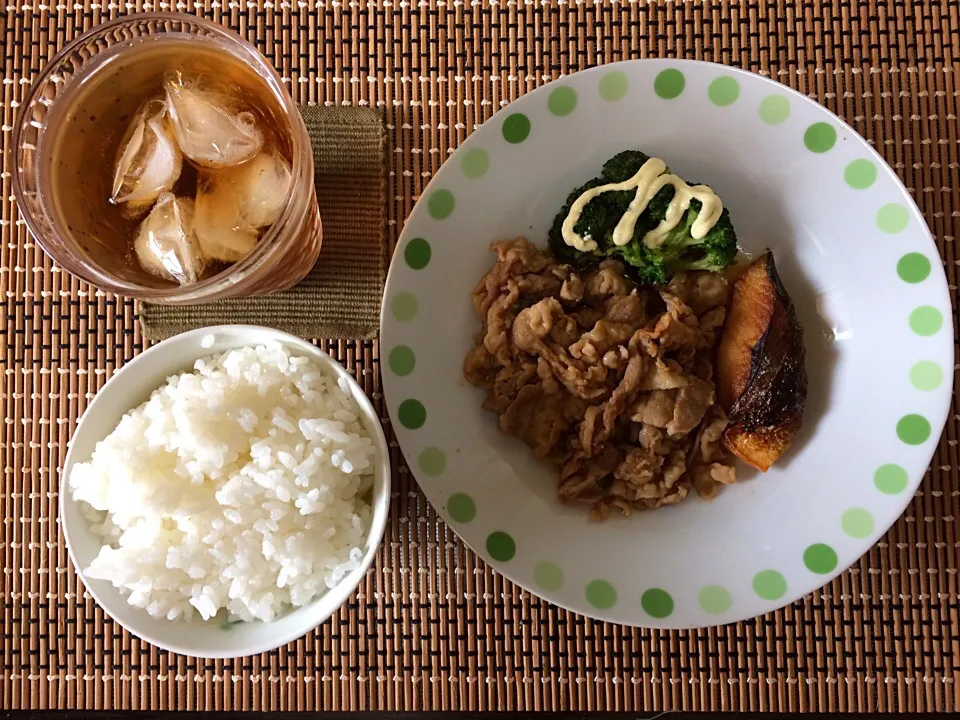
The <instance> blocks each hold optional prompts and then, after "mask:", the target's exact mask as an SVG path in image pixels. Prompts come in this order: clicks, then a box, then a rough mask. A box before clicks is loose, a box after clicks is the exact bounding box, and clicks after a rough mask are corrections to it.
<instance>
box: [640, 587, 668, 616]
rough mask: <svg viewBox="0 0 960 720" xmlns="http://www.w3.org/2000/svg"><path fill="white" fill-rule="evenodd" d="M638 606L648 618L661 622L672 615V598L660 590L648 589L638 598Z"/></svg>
mask: <svg viewBox="0 0 960 720" xmlns="http://www.w3.org/2000/svg"><path fill="white" fill-rule="evenodd" d="M640 606H641V607H642V608H643V611H644V612H645V613H646V614H647V615H649V616H650V617H654V618H657V619H658V620H662V619H663V618H665V617H670V615H671V614H672V613H673V598H672V597H670V593H668V592H667V591H666V590H661V589H660V588H650V589H649V590H647V591H646V592H645V593H643V595H642V596H641V597H640Z"/></svg>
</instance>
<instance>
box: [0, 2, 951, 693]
mask: <svg viewBox="0 0 960 720" xmlns="http://www.w3.org/2000/svg"><path fill="white" fill-rule="evenodd" d="M411 5H412V7H411ZM144 7H146V8H149V7H150V6H149V5H146V6H144V5H142V4H141V3H140V2H137V3H136V4H133V3H131V4H126V3H121V4H119V5H118V4H117V3H113V2H110V3H102V4H98V3H94V2H90V0H78V2H76V3H62V4H50V5H46V4H40V3H37V4H35V5H33V6H31V4H30V3H18V4H12V3H11V4H9V5H7V6H6V8H5V9H4V10H0V38H2V40H0V53H2V54H3V63H4V68H3V71H2V85H0V101H2V126H0V127H2V131H0V142H2V147H3V153H4V156H3V157H4V160H3V162H4V165H3V170H4V172H3V174H2V175H0V184H2V194H0V207H2V219H0V230H2V247H0V293H2V294H3V295H4V296H5V298H6V309H7V310H6V315H5V318H4V322H3V325H2V327H0V348H2V349H0V353H2V354H0V365H2V370H3V373H2V374H0V377H2V380H0V382H2V383H3V391H2V393H0V403H3V414H4V416H5V424H4V426H3V428H2V430H0V448H2V452H3V467H4V475H3V478H2V481H0V523H2V525H0V558H2V562H3V566H2V568H3V572H2V575H0V622H2V634H0V709H27V708H32V709H48V708H49V709H59V708H63V709H70V708H87V709H144V710H146V709H153V710H162V709H174V710H175V709H202V710H221V709H251V710H259V709H262V710H314V709H329V710H333V709H345V710H366V709H370V710H416V709H434V710H457V709H464V710H487V709H503V710H509V709H520V710H560V709H566V710H602V709H614V710H628V711H633V710H635V711H644V712H656V711H661V710H782V711H833V710H839V711H845V710H856V711H897V710H902V711H914V710H917V711H922V710H941V711H948V710H956V709H958V708H960V585H958V578H957V567H958V564H960V490H958V464H960V462H958V449H957V440H958V435H960V415H958V414H957V413H958V409H957V406H956V403H955V402H954V405H953V407H952V409H951V414H950V420H949V422H948V426H947V430H946V432H945V435H944V437H943V439H942V441H941V443H940V445H939V448H938V450H937V453H936V455H935V457H934V459H933V463H932V469H931V471H930V472H929V473H928V475H927V477H926V478H925V479H924V482H923V484H922V485H921V487H920V490H919V492H918V493H917V496H916V497H915V498H914V500H913V501H912V503H911V505H910V507H909V508H908V509H907V511H906V513H905V514H904V516H903V517H902V518H901V519H900V520H899V521H898V522H897V524H896V525H895V527H894V528H893V529H892V530H891V531H890V532H889V533H888V534H887V535H886V536H885V537H884V538H883V539H882V541H881V542H880V543H879V544H878V545H877V546H876V547H875V548H874V549H872V550H871V551H870V553H868V554H867V555H866V556H865V557H864V558H862V559H861V560H860V561H859V562H857V564H856V565H854V566H853V568H851V569H850V570H849V571H847V572H845V573H844V574H842V575H841V576H840V577H839V578H838V579H837V580H836V581H835V582H833V583H831V584H830V585H828V586H826V587H825V588H823V589H822V590H820V591H817V592H815V593H813V594H812V595H811V596H810V597H808V598H806V599H805V600H802V601H799V602H797V603H795V604H793V605H792V606H790V607H788V608H787V609H785V610H783V611H781V612H777V613H774V614H771V615H767V616H765V617H761V618H757V619H755V620H752V621H749V622H744V623H739V624H736V625H730V626H726V627H722V628H714V629H709V630H700V631H689V632H668V631H650V630H639V629H632V628H625V627H620V626H616V625H610V624H605V623H601V622H593V621H591V620H587V619H585V618H583V617H580V616H577V615H575V614H572V613H569V612H566V611H563V610H558V609H557V608H555V607H553V606H551V605H549V604H547V603H545V602H542V601H540V600H538V599H537V598H535V597H533V596H531V595H530V594H529V593H527V592H525V591H522V590H520V589H519V588H517V587H516V586H514V585H512V584H511V583H509V582H507V581H505V580H504V579H503V578H502V577H500V576H499V575H497V574H496V573H494V572H493V571H491V570H490V569H489V568H487V567H486V566H485V565H484V564H483V563H482V562H481V561H480V560H478V559H477V558H476V557H475V556H474V555H473V554H472V553H471V552H470V551H468V550H467V549H465V547H464V546H463V544H462V543H460V542H459V541H458V540H457V538H456V536H455V535H454V533H453V532H452V531H451V530H450V529H449V528H447V527H446V525H445V524H444V523H443V522H442V521H440V520H439V519H438V517H437V515H436V513H435V512H434V511H433V510H432V509H431V507H430V506H429V504H428V503H427V501H426V500H425V498H424V496H423V495H422V494H421V493H420V491H419V490H418V488H417V486H416V483H415V482H414V481H413V479H412V478H411V476H410V474H409V472H408V471H407V470H406V468H405V467H404V466H403V463H402V460H401V458H400V453H399V450H398V449H397V447H396V444H395V443H393V447H392V450H391V453H392V460H393V464H394V472H395V478H396V486H395V494H394V498H393V506H392V508H391V517H390V520H389V523H388V526H387V532H386V539H385V542H384V545H383V549H382V550H381V552H380V553H379V555H378V557H377V560H376V562H375V564H374V566H373V568H372V569H371V570H370V572H369V573H368V574H367V576H366V577H365V579H364V581H363V582H362V583H361V585H360V588H359V591H358V592H357V593H356V594H355V595H354V596H353V597H352V598H351V599H350V601H349V602H348V604H347V605H346V606H345V607H343V608H342V609H341V611H340V612H339V613H338V614H337V615H336V616H335V617H334V618H333V619H332V620H331V621H330V622H327V623H326V624H324V625H322V626H321V627H319V628H318V629H317V630H316V631H314V632H313V633H311V634H310V635H309V636H307V637H306V638H303V639H301V640H299V641H297V642H295V643H292V644H290V645H288V646H286V647H284V648H282V649H280V650H278V651H275V652H272V653H267V654H264V655H260V656H255V657H250V658H244V659H240V660H236V661H213V660H204V659H198V658H188V657H182V656H176V655H171V654H167V653H164V652H161V651H158V650H157V649H155V648H154V647H152V646H150V645H148V644H146V643H143V642H141V641H139V640H138V639H136V638H133V637H131V636H130V635H128V634H127V633H125V632H124V631H122V630H121V628H120V627H119V626H117V625H116V624H114V623H113V622H111V621H110V620H109V619H108V618H106V617H104V614H103V612H102V611H101V610H99V609H98V608H97V607H96V606H95V604H94V603H93V601H92V600H91V599H90V598H89V597H87V596H86V595H85V593H84V590H83V587H82V586H81V585H80V584H79V583H78V581H77V578H76V575H75V574H74V572H73V569H72V568H71V566H70V563H69V560H68V558H67V552H66V548H65V546H64V543H63V537H62V535H61V534H60V532H59V529H58V525H57V522H56V518H57V492H58V485H59V482H58V468H59V467H60V464H61V462H62V460H63V457H64V455H65V453H66V443H67V440H68V439H69V437H70V434H71V432H72V431H73V428H74V426H75V422H76V419H77V417H78V416H79V415H80V414H81V413H82V412H83V409H84V407H85V406H86V405H87V403H88V402H89V401H90V399H91V398H92V397H93V396H94V394H95V393H96V391H97V389H98V388H100V387H101V386H102V385H103V383H104V382H105V381H106V380H107V379H108V378H109V377H110V375H111V373H113V372H114V370H116V369H117V368H118V367H120V366H122V365H123V364H124V363H125V362H126V361H127V360H129V359H130V358H131V357H133V356H134V355H135V354H136V353H138V352H139V351H140V350H142V348H143V342H142V340H141V337H140V335H139V324H138V323H137V321H136V320H137V316H136V313H137V307H136V305H135V304H134V302H133V301H131V300H129V299H124V298H117V297H113V296H110V295H105V294H102V293H99V292H96V291H95V290H92V289H91V288H90V287H88V286H86V285H84V284H83V283H81V282H79V281H77V280H75V279H73V278H71V277H69V276H67V275H66V274H65V273H63V272H61V271H59V270H58V269H57V268H55V267H53V266H52V264H51V263H50V261H49V260H48V259H47V258H46V257H45V256H44V254H43V253H42V251H41V250H40V249H39V248H38V247H37V246H36V245H34V244H33V243H32V242H31V239H30V237H29V236H28V234H27V233H26V229H25V227H24V226H23V225H22V223H21V222H20V220H19V216H18V214H17V211H16V208H15V206H14V203H13V200H12V198H11V179H10V173H11V171H12V170H13V158H12V148H11V135H12V132H11V126H12V125H13V124H14V118H15V115H16V112H17V104H18V102H19V101H21V100H22V99H23V98H24V97H25V95H26V93H27V90H28V86H29V82H30V80H31V79H32V78H33V77H35V76H36V74H37V71H38V70H39V68H40V67H41V66H42V65H43V64H44V62H45V61H47V60H48V59H50V58H51V57H52V55H53V54H54V52H55V51H56V50H57V49H58V48H59V47H61V46H62V45H63V43H65V42H66V41H68V40H70V39H71V38H73V37H75V36H76V35H77V34H78V33H80V32H81V31H83V30H85V29H87V28H89V27H91V26H92V25H95V24H97V23H99V22H101V21H103V20H106V19H108V18H112V17H115V15H116V13H117V12H119V11H120V10H121V9H122V10H123V11H124V12H126V11H127V9H128V8H129V10H130V11H134V10H136V9H142V8H144ZM159 7H160V8H168V7H169V5H167V4H161V5H160V6H159ZM188 7H189V8H190V9H191V10H193V9H195V10H196V12H198V13H200V14H202V15H204V16H205V17H208V18H210V19H213V20H214V21H217V22H221V23H223V24H225V25H227V26H229V27H231V28H234V29H235V30H237V31H238V32H239V33H240V34H241V35H243V36H245V37H246V38H248V39H249V40H251V41H252V42H254V43H255V44H256V45H257V46H258V47H259V48H260V50H262V51H263V52H264V53H265V54H266V55H267V57H268V58H269V59H270V60H272V61H273V62H274V64H275V65H276V67H277V68H278V70H279V71H280V73H281V74H282V76H283V77H284V79H285V81H286V82H287V84H288V87H289V88H290V91H291V93H292V94H293V96H294V99H295V100H296V101H298V102H301V103H306V102H321V103H323V102H326V103H337V104H339V103H344V104H358V105H371V106H374V107H379V108H382V109H383V110H384V111H385V113H386V122H387V124H388V135H389V137H388V141H389V142H390V143H391V159H390V167H389V170H390V174H389V180H388V182H389V188H388V198H389V207H388V222H389V241H390V243H391V248H392V246H393V244H394V243H395V242H396V237H397V234H398V232H399V230H400V228H401V227H402V224H403V221H404V218H406V216H407V215H408V214H409V212H410V210H411V208H412V207H413V204H414V202H415V201H416V199H417V197H418V196H419V194H420V193H421V192H422V190H423V188H424V187H425V185H426V184H427V182H428V181H429V180H430V177H431V176H432V175H433V173H435V172H436V171H437V169H438V168H439V167H440V165H441V163H443V161H444V160H445V159H446V158H447V157H448V156H449V154H450V153H451V152H452V151H453V150H454V149H455V148H456V146H457V145H458V143H460V142H462V141H463V140H464V138H465V137H466V136H467V135H468V134H469V133H470V132H471V131H472V130H473V129H474V128H475V127H476V126H477V125H478V124H479V123H481V122H483V121H484V120H486V119H487V118H489V117H490V115H491V114H492V113H493V112H494V111H495V110H496V109H497V108H499V107H500V106H502V105H504V104H506V103H507V102H509V101H510V100H512V99H514V98H516V97H517V96H519V95H521V94H522V93H524V92H526V91H528V90H531V89H533V88H535V87H537V86H539V85H541V84H543V83H545V82H547V81H548V80H550V79H551V78H555V77H558V76H559V75H560V74H563V73H569V72H573V71H575V70H579V69H582V68H586V67H590V66H593V65H597V64H600V63H604V62H609V61H613V60H620V59H624V58H642V57H680V58H700V59H705V60H713V61H718V62H723V63H728V64H732V65H737V66H740V67H744V68H746V69H749V70H752V71H754V72H759V73H762V74H764V75H768V76H770V77H772V78H774V79H776V80H778V81H780V82H783V83H785V84H787V85H790V86H791V87H794V88H797V89H799V90H800V91H801V92H803V93H806V94H807V95H809V96H810V97H812V98H814V99H816V100H818V101H819V102H821V103H823V104H825V105H826V106H827V107H828V108H830V109H831V110H833V111H835V112H837V113H839V115H840V116H841V117H842V118H843V119H844V120H846V121H847V122H849V123H850V124H851V125H852V126H853V127H854V128H855V129H856V130H857V131H858V132H860V133H861V134H863V135H864V136H865V137H866V138H868V139H869V140H870V142H871V143H873V144H874V145H875V147H876V148H877V149H878V150H879V151H880V153H881V154H882V155H883V156H884V157H885V158H886V160H887V161H888V162H889V163H890V164H891V165H892V166H893V167H894V169H895V170H896V172H897V173H898V174H899V176H900V177H901V178H902V179H903V181H904V182H905V184H906V185H907V187H909V188H910V192H911V193H912V194H913V195H914V197H915V198H916V200H917V202H918V204H919V206H920V208H921V210H922V211H923V213H924V215H925V217H926V219H927V221H928V222H929V224H930V227H931V230H932V232H933V233H934V235H935V237H936V241H937V245H938V247H939V249H940V252H941V255H942V257H943V260H944V261H945V265H946V269H947V274H948V277H949V281H950V289H951V293H952V294H953V296H954V298H956V282H957V275H958V267H957V265H958V252H957V243H956V241H955V237H954V236H955V235H956V232H955V229H956V228H957V224H958V220H957V218H958V217H960V194H958V188H960V165H958V162H960V161H958V150H960V148H958V124H957V111H958V95H960V90H958V87H957V82H958V78H957V73H958V71H960V66H958V64H957V58H958V54H960V7H958V3H957V2H895V1H892V0H891V1H889V2H855V1H854V0H849V1H841V0H836V1H834V2H826V3H820V2H813V1H806V2H788V1H786V0H781V1H780V2H763V1H760V0H749V1H748V2H743V3H736V2H733V3H721V2H677V3H672V2H671V3H664V4H660V3H656V2H651V3H650V4H646V3H632V2H626V1H625V0H624V1H623V2H619V3H617V4H615V5H596V6H594V5H593V4H591V3H583V4H580V3H579V2H577V3H574V2H570V3H568V4H564V5H562V6H551V5H549V4H547V3H543V4H542V3H540V2H529V1H528V2H526V3H524V2H523V0H502V1H501V2H499V3H492V2H489V0H473V2H459V1H458V2H447V3H437V4H435V5H434V4H428V3H421V4H420V5H418V4H417V2H415V0H414V1H413V2H398V1H396V2H393V3H389V4H388V3H383V4H375V3H367V2H362V1H361V2H314V0H305V2H300V3H293V2H282V3H275V4H272V5H271V4H267V6H266V8H265V9H264V8H260V7H258V6H256V5H254V4H253V3H250V4H247V3H245V2H242V1H241V2H209V1H207V2H198V3H190V4H189V6H188V4H186V3H181V4H179V5H177V6H176V8H177V9H187V8H188ZM320 345H321V347H323V348H324V349H325V350H327V351H328V352H330V353H332V354H333V355H335V356H336V357H337V358H338V359H339V360H340V361H341V362H343V363H344V365H345V366H346V367H347V368H348V369H350V370H351V371H353V372H355V373H356V377H357V379H358V380H359V381H360V383H361V385H362V386H363V387H364V388H365V389H366V391H367V392H368V393H369V394H370V395H371V396H372V397H373V398H374V401H375V402H376V403H377V404H378V407H379V408H380V409H381V414H382V415H383V419H384V422H385V425H386V428H387V431H388V433H389V431H390V428H389V422H388V420H387V418H386V414H385V412H383V403H382V397H381V395H380V383H379V362H380V361H379V354H378V346H377V343H376V341H348V342H345V341H339V342H335V343H331V342H324V341H320ZM891 350H892V351H895V348H892V349H891Z"/></svg>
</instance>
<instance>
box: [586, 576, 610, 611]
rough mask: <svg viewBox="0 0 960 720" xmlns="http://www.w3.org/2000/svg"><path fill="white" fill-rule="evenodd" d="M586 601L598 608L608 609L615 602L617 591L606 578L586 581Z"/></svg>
mask: <svg viewBox="0 0 960 720" xmlns="http://www.w3.org/2000/svg"><path fill="white" fill-rule="evenodd" d="M586 593H587V602H588V603H590V604H591V605H593V606H594V607H595V608H597V609H598V610H609V609H610V608H612V607H613V606H614V605H616V604H617V591H616V588H614V587H613V585H611V584H610V583H609V582H607V581H606V580H592V581H590V582H589V583H587V590H586Z"/></svg>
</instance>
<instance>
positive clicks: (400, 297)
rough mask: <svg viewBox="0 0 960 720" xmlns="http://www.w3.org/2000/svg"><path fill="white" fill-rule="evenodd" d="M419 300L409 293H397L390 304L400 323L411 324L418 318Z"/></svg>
mask: <svg viewBox="0 0 960 720" xmlns="http://www.w3.org/2000/svg"><path fill="white" fill-rule="evenodd" d="M418 309H419V308H418V303H417V299H416V298H415V297H414V296H413V295H411V294H410V293H408V292H401V293H397V294H396V295H395V296H394V298H393V301H392V302H391V303H390V311H391V312H392V313H393V316H394V317H395V318H396V319H397V320H399V321H400V322H409V321H410V320H413V319H414V318H415V317H416V316H417V311H418Z"/></svg>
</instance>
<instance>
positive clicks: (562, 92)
mask: <svg viewBox="0 0 960 720" xmlns="http://www.w3.org/2000/svg"><path fill="white" fill-rule="evenodd" d="M547 108H548V109H549V110H550V113H551V114H552V115H556V116H557V117H566V116H567V115H569V114H570V113H572V112H573V111H574V110H575V109H576V108H577V91H576V90H574V89H573V88H572V87H567V86H561V87H558V88H557V89H556V90H551V91H550V96H549V97H548V98H547Z"/></svg>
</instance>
